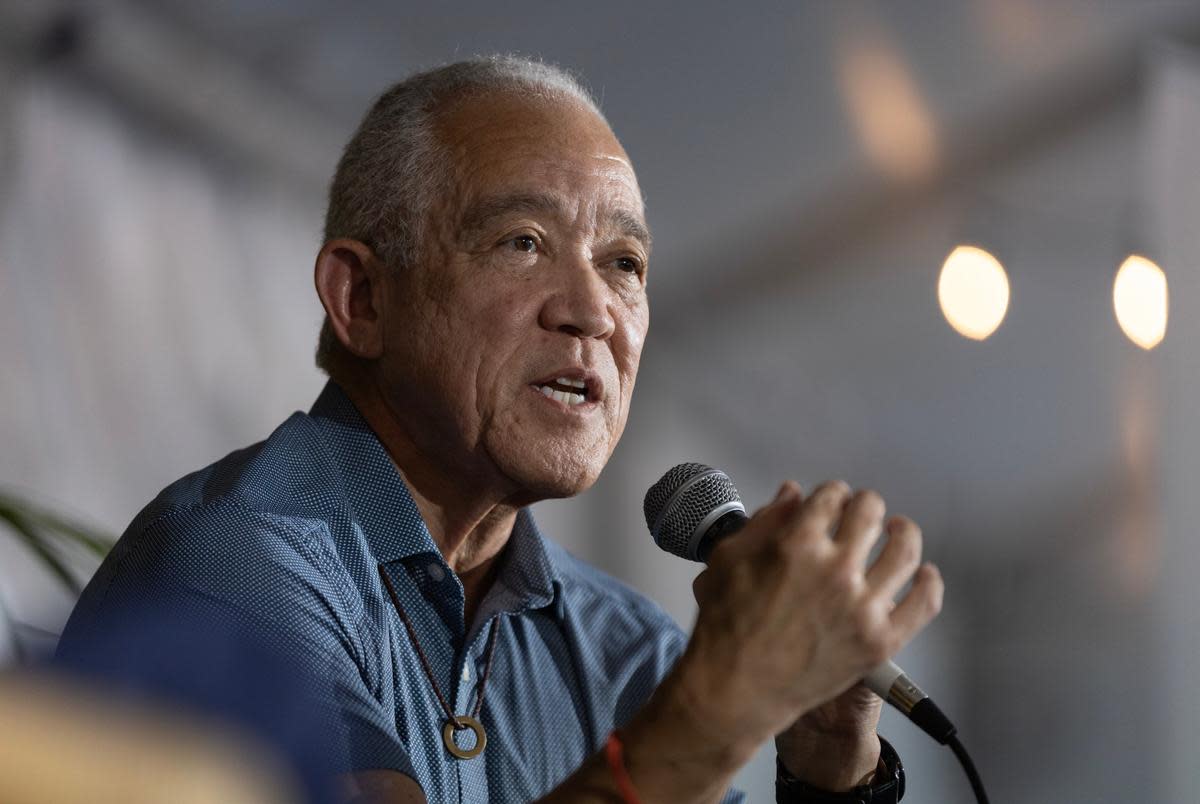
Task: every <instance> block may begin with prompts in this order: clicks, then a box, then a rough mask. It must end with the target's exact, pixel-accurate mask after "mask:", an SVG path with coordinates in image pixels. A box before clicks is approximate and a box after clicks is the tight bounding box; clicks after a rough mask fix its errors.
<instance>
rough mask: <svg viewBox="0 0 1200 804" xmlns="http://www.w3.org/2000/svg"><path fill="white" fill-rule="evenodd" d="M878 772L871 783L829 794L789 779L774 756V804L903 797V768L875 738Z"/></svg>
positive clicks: (884, 802)
mask: <svg viewBox="0 0 1200 804" xmlns="http://www.w3.org/2000/svg"><path fill="white" fill-rule="evenodd" d="M879 764H880V766H881V767H880V769H879V770H878V771H876V772H875V778H874V779H872V780H871V784H864V785H861V786H859V787H856V788H854V789H853V790H847V791H846V792H845V793H831V792H829V791H828V790H822V789H820V788H819V787H813V786H812V785H809V784H805V783H804V782H802V781H801V780H800V779H797V778H796V777H795V776H793V775H792V774H791V773H790V772H789V771H788V769H787V768H785V767H784V766H783V762H782V761H781V760H780V759H779V757H778V756H776V757H775V802H776V804H894V802H897V801H899V800H900V799H901V798H903V797H904V766H903V765H901V764H900V755H899V754H897V753H896V749H895V748H892V744H891V743H889V742H888V741H887V740H885V739H883V738H882V737H880V738H879Z"/></svg>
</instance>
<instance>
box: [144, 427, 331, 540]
mask: <svg viewBox="0 0 1200 804" xmlns="http://www.w3.org/2000/svg"><path fill="white" fill-rule="evenodd" d="M335 474H336V470H335V469H334V468H333V466H332V462H331V461H330V460H329V459H328V458H327V456H326V455H325V453H324V449H323V446H322V443H321V440H320V436H319V433H318V432H317V427H316V424H315V423H314V422H313V421H312V419H311V418H310V417H308V416H307V415H305V414H303V413H294V414H292V415H291V416H290V417H288V419H287V420H286V421H284V422H283V424H281V425H280V426H279V427H277V428H276V429H275V431H274V432H273V433H272V434H271V435H270V436H269V437H268V438H267V439H266V440H264V441H260V442H258V443H257V444H252V445H250V446H248V447H244V448H242V449H239V450H236V451H234V452H231V453H229V454H228V455H226V456H225V457H224V458H221V459H220V460H218V461H216V462H214V463H212V464H210V465H208V466H206V467H204V468H203V469H200V470H197V471H195V472H192V473H190V474H188V475H185V476H184V477H182V478H180V479H179V480H176V481H175V482H174V483H172V484H170V485H169V486H167V487H166V488H165V489H163V490H162V491H161V492H160V493H159V494H158V496H157V497H155V499H154V500H153V501H152V502H150V504H149V505H147V506H146V507H145V508H143V509H142V511H141V512H140V513H139V514H138V515H137V517H135V518H134V520H133V522H132V523H130V525H129V528H128V529H127V530H126V535H131V534H135V533H139V532H143V531H146V530H150V529H152V528H154V527H155V526H158V525H161V524H164V523H165V522H166V521H168V520H176V521H183V520H188V519H192V518H195V519H204V518H206V515H208V514H213V513H215V512H219V511H220V512H232V511H241V512H244V513H245V514H246V515H247V516H249V517H257V518H261V519H263V520H264V521H273V522H278V523H281V524H285V523H289V522H290V523H292V524H293V526H294V529H296V530H301V531H307V530H311V529H312V528H313V526H314V520H319V519H321V518H322V516H323V515H324V514H327V513H328V511H329V509H330V508H332V507H333V506H334V505H335V504H336V501H337V499H338V497H337V496H334V495H332V494H330V493H328V492H327V491H326V490H327V489H329V488H337V487H340V485H341V483H340V480H337V479H336V478H335V477H334V475H335Z"/></svg>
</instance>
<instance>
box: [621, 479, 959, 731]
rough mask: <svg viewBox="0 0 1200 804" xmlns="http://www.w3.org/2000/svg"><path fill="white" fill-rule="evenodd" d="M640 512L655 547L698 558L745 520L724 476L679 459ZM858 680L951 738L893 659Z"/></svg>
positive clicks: (942, 718) (932, 705) (933, 708)
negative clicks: (642, 512)
mask: <svg viewBox="0 0 1200 804" xmlns="http://www.w3.org/2000/svg"><path fill="white" fill-rule="evenodd" d="M643 510H644V512H645V514H646V526H647V527H649V528H650V535H651V536H653V537H654V542H655V543H656V544H657V545H658V546H659V547H661V548H662V549H664V550H666V551H667V552H668V553H671V554H673V555H677V556H679V557H680V558H686V559H688V560H690V561H700V562H707V561H708V556H709V554H710V553H711V552H712V549H713V547H714V546H715V545H716V544H717V542H719V541H721V540H722V539H724V538H727V537H729V536H732V535H733V534H734V533H736V532H737V531H738V530H740V529H741V528H742V526H743V525H745V524H746V522H747V521H748V520H749V517H747V516H746V507H745V506H744V505H743V504H742V498H741V497H740V496H739V495H738V490H737V489H736V488H734V485H733V481H732V480H730V479H729V475H727V474H725V473H724V472H722V471H721V470H720V469H713V468H712V467H711V466H705V465H704V464H702V463H681V464H679V465H678V466H676V467H675V468H673V469H671V470H670V471H669V472H667V473H666V474H665V475H663V476H662V478H661V479H660V480H659V481H658V482H657V483H655V484H654V485H653V486H651V487H650V490H649V491H647V492H646V499H645V501H644V504H643ZM863 683H864V684H866V686H867V687H868V688H869V689H870V690H871V691H872V692H874V693H875V694H876V695H878V696H879V697H880V698H882V699H883V700H885V701H887V702H888V703H889V704H891V705H892V706H894V707H895V708H896V709H898V710H900V712H902V713H903V714H904V716H905V717H907V718H908V719H909V720H911V721H912V722H913V723H915V724H916V725H917V727H918V728H920V729H921V730H922V731H924V732H925V733H926V734H928V735H929V736H930V737H932V738H933V739H935V740H937V741H938V742H939V743H941V744H942V745H946V744H948V743H949V742H950V741H951V740H952V739H953V738H954V736H955V733H956V729H955V727H954V724H952V723H951V722H950V720H949V719H948V718H947V717H946V716H945V715H944V714H942V710H940V709H938V707H937V704H935V703H934V702H933V699H932V698H930V697H929V696H928V695H926V694H925V692H924V691H923V690H922V689H921V688H920V687H918V686H917V685H916V684H914V683H913V680H912V679H911V678H909V677H908V676H907V675H906V674H905V673H904V671H903V670H901V669H900V668H899V667H897V666H896V664H895V662H892V661H886V662H884V663H883V664H881V665H879V666H878V667H876V668H874V669H873V670H871V672H869V673H867V675H866V677H865V678H863Z"/></svg>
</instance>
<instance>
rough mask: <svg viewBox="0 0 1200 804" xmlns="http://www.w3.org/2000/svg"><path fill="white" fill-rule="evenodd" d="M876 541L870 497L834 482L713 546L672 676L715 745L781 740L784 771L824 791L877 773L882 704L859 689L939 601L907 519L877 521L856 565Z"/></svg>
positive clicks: (769, 509) (786, 495)
mask: <svg viewBox="0 0 1200 804" xmlns="http://www.w3.org/2000/svg"><path fill="white" fill-rule="evenodd" d="M883 528H884V504H883V500H882V499H881V498H880V497H879V495H877V494H875V493H874V492H870V491H866V492H858V493H856V494H852V493H851V491H850V489H849V487H848V486H846V484H844V483H840V482H835V483H827V484H825V485H823V486H821V487H820V488H818V489H817V490H816V491H815V492H814V493H813V495H812V496H811V497H810V498H809V499H807V500H805V499H804V497H803V495H802V494H801V492H800V489H799V487H798V486H796V485H795V484H794V483H785V484H784V486H783V488H781V489H780V492H779V494H778V495H777V496H776V498H775V500H773V501H772V502H771V503H770V504H769V505H767V506H766V507H765V508H763V509H762V510H761V511H759V512H758V513H757V514H756V515H755V516H754V517H753V518H752V519H751V520H750V522H749V523H747V525H746V527H745V528H743V530H742V531H741V532H740V533H739V534H738V535H737V536H736V537H734V538H731V539H728V540H726V541H725V542H723V543H722V544H720V545H718V546H717V548H716V549H715V550H714V551H713V554H712V557H711V559H710V562H709V568H708V570H707V571H705V572H704V573H702V574H701V576H700V577H699V578H697V580H696V584H695V591H696V599H697V601H698V602H699V604H700V614H699V617H698V618H697V622H696V628H695V631H694V633H693V635H692V641H691V643H690V644H689V647H688V653H687V655H686V656H685V658H684V660H682V661H681V663H680V664H681V666H680V668H679V670H680V675H681V679H680V680H681V685H682V687H683V688H684V690H686V691H687V692H688V694H689V697H690V699H691V700H690V706H692V707H693V708H694V709H695V710H696V711H697V713H698V717H697V719H698V721H700V722H704V723H707V724H710V728H711V730H712V732H713V734H714V738H716V737H715V735H720V738H721V739H725V740H731V741H738V742H741V741H744V743H743V744H744V745H746V746H749V745H754V746H757V745H758V744H760V743H761V742H762V741H763V740H765V739H767V738H768V737H770V736H771V735H773V734H780V733H781V732H782V734H780V737H779V748H780V753H781V757H782V758H783V760H784V762H785V764H786V765H787V766H788V768H789V770H791V771H792V772H793V773H795V774H796V775H797V776H799V777H800V778H803V779H805V781H808V782H809V783H810V784H813V785H816V786H819V787H824V788H825V789H831V790H832V789H847V788H849V787H852V786H854V785H855V784H858V783H859V782H860V781H862V779H863V778H864V777H865V776H868V775H869V774H870V772H871V771H873V770H874V768H875V765H876V762H877V760H878V756H879V743H878V740H877V738H876V736H875V726H876V724H877V723H878V719H879V712H880V705H881V702H880V701H879V700H878V698H876V697H875V696H874V695H873V694H872V693H870V692H869V691H867V690H866V689H865V688H863V687H862V686H861V685H859V684H858V683H857V682H858V681H859V679H861V678H862V677H863V676H864V675H865V674H866V673H867V671H869V670H870V669H871V668H873V667H874V666H876V665H877V664H879V663H881V662H882V661H884V660H885V659H888V658H890V657H891V656H892V655H894V654H895V653H896V652H898V651H899V649H900V648H901V647H902V646H903V645H904V644H905V643H906V642H908V641H909V640H910V639H911V638H912V637H913V636H914V635H915V634H916V633H918V632H919V631H920V630H921V629H922V628H924V627H925V626H926V625H927V624H928V623H929V621H930V620H931V619H932V618H933V617H934V616H936V614H937V612H938V611H939V609H940V607H941V599H942V582H941V578H940V576H939V575H938V573H937V570H936V569H934V568H933V567H932V566H931V565H925V566H921V565H920V555H921V538H920V531H919V530H918V529H917V527H916V525H915V524H913V523H912V522H911V521H910V520H907V519H904V518H902V517H894V518H892V519H890V520H889V521H888V522H887V531H888V541H887V544H886V545H885V547H884V549H883V550H882V551H881V552H880V554H879V557H878V558H877V559H876V561H875V562H874V563H873V564H871V565H870V566H867V559H868V557H869V555H870V552H871V549H872V547H873V546H874V544H875V542H876V541H877V540H878V539H879V537H880V535H881V533H882V530H883ZM910 580H911V581H912V587H911V589H910V590H909V591H908V592H907V594H905V595H904V596H903V597H902V598H901V599H900V600H899V601H896V595H897V594H899V592H900V591H901V590H902V589H903V588H904V586H905V585H906V584H907V583H908V582H909V581H910Z"/></svg>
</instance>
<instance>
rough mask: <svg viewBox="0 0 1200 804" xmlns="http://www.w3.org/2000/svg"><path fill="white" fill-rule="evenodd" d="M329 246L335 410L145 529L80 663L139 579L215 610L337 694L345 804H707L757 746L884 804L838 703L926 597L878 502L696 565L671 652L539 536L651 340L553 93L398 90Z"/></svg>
mask: <svg viewBox="0 0 1200 804" xmlns="http://www.w3.org/2000/svg"><path fill="white" fill-rule="evenodd" d="M325 234H326V237H325V244H324V246H323V247H322V249H321V251H320V253H319V255H318V257H317V262H316V271H315V275H316V287H317V292H318V294H319V296H320V298H321V302H322V304H323V305H324V307H325V311H326V313H327V318H326V322H325V326H324V328H323V330H322V335H321V342H320V346H319V349H318V362H319V364H320V365H321V366H323V367H324V368H325V369H326V370H327V371H328V373H329V375H330V378H331V381H330V384H329V385H328V386H327V387H326V389H325V391H324V392H323V393H322V395H321V397H320V399H319V400H318V401H317V403H316V405H315V406H314V408H313V410H312V412H311V413H310V414H309V415H302V414H295V415H294V416H293V417H292V418H291V419H289V420H288V421H287V422H286V423H284V424H283V425H282V426H281V427H280V428H279V429H278V430H277V431H276V432H275V433H274V434H273V435H272V436H271V438H270V439H269V440H267V441H266V442H263V443H262V444H259V445H256V446H253V447H250V448H248V449H246V450H242V451H240V452H237V453H234V454H233V455H231V456H229V457H227V458H226V459H224V460H223V461H221V462H219V463H217V464H215V465H214V466H212V467H209V468H208V469H205V470H202V471H201V472H199V473H197V474H195V475H191V476H189V477H187V478H184V479H183V480H181V481H179V482H178V483H176V484H175V485H173V486H172V487H170V488H168V489H167V490H166V491H165V492H164V493H163V494H162V495H161V496H160V498H159V499H158V500H157V501H156V502H155V503H153V504H152V505H151V506H150V507H149V508H147V510H146V511H144V512H143V513H142V514H141V515H140V516H139V517H138V519H137V520H135V522H134V523H133V524H132V525H131V526H130V529H129V531H127V533H126V534H125V536H124V537H123V539H122V542H121V544H120V545H119V546H118V548H117V549H116V550H115V551H114V553H113V555H112V556H111V557H110V559H109V560H108V561H106V562H105V565H104V567H102V569H101V571H100V572H99V573H98V574H97V577H96V579H95V580H93V582H92V584H91V585H90V586H89V588H88V590H87V592H86V593H85V595H84V598H83V600H82V602H81V603H80V605H79V607H78V608H77V610H76V612H75V614H74V615H73V617H72V621H71V623H70V625H69V627H68V632H67V635H66V637H65V639H66V640H70V639H71V638H72V634H73V633H74V632H76V631H82V630H84V629H86V628H87V627H88V623H89V620H91V619H93V618H94V617H95V615H96V612H98V611H101V610H103V609H104V608H105V607H109V606H112V605H115V603H114V601H119V600H120V599H121V598H122V597H123V596H125V597H128V596H137V595H138V594H139V590H140V589H143V588H144V587H145V585H146V584H147V583H148V582H150V581H151V580H152V581H153V582H154V583H155V584H156V585H157V586H162V585H164V584H165V585H168V586H171V587H172V588H175V589H177V590H181V591H182V592H184V593H187V594H196V595H199V596H203V597H205V598H206V599H213V600H218V601H221V603H222V605H225V606H228V607H229V609H230V610H232V611H237V612H240V613H241V614H242V615H243V616H244V617H245V619H246V620H248V621H250V622H253V623H255V624H256V626H257V627H258V628H259V629H260V630H261V632H262V633H263V634H265V635H269V638H270V640H271V641H272V642H273V643H276V644H278V645H280V646H281V648H282V649H283V650H286V651H289V655H291V656H294V657H295V661H296V662H297V664H298V665H300V666H304V667H307V668H309V669H315V670H317V671H318V674H319V675H321V676H322V677H323V678H326V679H328V680H329V682H330V683H331V685H332V687H333V689H332V692H331V693H330V694H329V705H330V708H331V710H332V711H333V712H334V714H335V716H336V719H337V723H338V724H339V727H340V730H341V731H340V733H341V734H342V735H343V736H342V738H341V739H342V742H343V749H344V750H343V753H342V754H340V755H339V756H340V757H341V760H340V761H341V762H342V763H343V767H344V768H345V770H347V771H348V775H347V779H348V780H349V782H350V785H349V791H350V792H349V793H348V795H350V796H354V795H358V796H361V798H359V799H358V800H361V801H372V802H375V801H378V802H415V801H424V800H429V801H460V800H462V801H486V800H493V801H526V800H532V799H537V798H541V799H542V800H544V801H619V800H622V799H624V800H632V798H633V797H634V796H637V797H639V798H640V799H641V800H643V801H647V802H657V801H669V802H693V801H695V802H700V801H715V800H717V799H719V798H721V796H722V794H723V792H724V791H725V789H726V788H727V786H728V784H729V780H730V778H731V776H732V775H733V773H734V772H735V771H736V770H737V769H738V768H739V767H740V766H741V765H742V764H744V763H745V762H746V761H747V760H748V759H749V758H750V756H751V755H752V754H753V752H754V751H755V750H756V749H757V747H758V746H759V745H760V744H761V743H762V742H763V741H765V740H766V739H768V738H770V737H771V736H773V735H778V738H777V745H778V749H779V753H780V759H781V765H782V767H781V769H780V773H781V779H782V782H781V784H780V787H779V789H780V797H781V800H797V801H799V800H811V801H816V800H837V799H830V798H828V794H831V793H840V792H844V791H849V790H851V789H852V788H854V787H856V786H857V785H860V784H866V785H874V786H876V787H879V788H881V789H884V790H892V789H893V788H894V787H895V780H894V779H893V778H891V777H892V776H893V775H894V773H895V772H896V771H897V763H896V760H895V757H894V756H893V755H890V754H888V755H886V756H884V755H883V754H882V753H881V752H882V751H883V749H882V748H881V743H880V740H879V739H878V737H877V736H876V734H875V726H876V723H877V721H878V717H879V706H880V704H879V701H878V700H877V699H875V698H874V696H872V695H871V694H870V693H869V692H866V691H865V690H864V689H863V688H862V687H861V685H857V684H856V681H857V679H859V678H861V677H862V676H863V675H864V673H865V672H866V671H867V670H868V669H870V668H871V667H873V666H874V665H875V664H877V663H879V662H880V661H882V660H883V659H885V658H887V657H888V656H890V655H892V654H893V653H895V652H896V651H897V650H898V649H899V648H900V647H901V646H902V645H903V644H904V643H905V642H907V641H908V640H909V639H910V638H911V637H912V636H913V635H914V634H915V633H917V632H918V631H920V630H921V629H922V628H923V627H924V626H925V625H926V624H927V623H928V622H929V620H930V619H931V618H932V617H933V616H934V615H935V614H936V612H937V610H938V608H939V606H940V599H941V581H940V579H939V577H938V575H937V573H936V571H935V570H934V569H933V568H932V567H930V566H923V567H921V566H919V556H920V534H919V531H918V530H917V528H916V526H915V525H914V524H913V523H912V522H910V521H908V520H906V519H903V518H895V517H894V518H891V519H888V520H886V521H885V519H884V509H883V503H882V500H881V499H880V498H879V497H878V496H877V495H875V494H873V493H871V492H859V493H852V492H851V491H850V489H849V488H848V487H847V486H846V485H845V484H842V483H830V484H826V485H824V486H822V487H820V488H819V489H817V490H816V491H814V493H813V494H812V495H811V496H809V497H807V498H805V497H804V496H803V495H802V494H801V492H800V490H799V489H798V488H797V487H796V486H795V485H794V484H791V483H786V484H784V486H783V487H782V488H781V490H780V492H779V494H778V496H777V497H776V499H775V500H774V501H773V502H772V503H771V504H769V505H767V506H766V507H765V508H763V509H762V510H761V511H759V512H758V513H757V514H756V515H755V516H754V517H753V519H752V520H751V522H750V523H749V524H748V525H747V527H746V528H745V530H744V532H743V533H741V534H739V536H738V538H737V539H732V540H729V541H727V542H726V543H724V544H722V545H721V546H719V547H718V548H717V549H716V550H715V551H714V554H713V557H712V560H711V562H710V567H709V569H708V570H707V571H706V572H705V573H704V574H703V575H702V576H701V577H700V578H699V579H698V581H697V584H696V596H697V600H698V602H699V607H700V608H699V616H698V619H697V623H696V627H695V630H694V632H693V634H692V636H691V638H690V640H688V639H686V638H685V637H684V635H683V634H682V633H681V632H680V631H679V630H678V628H677V627H676V626H675V625H674V624H673V623H672V622H671V621H670V620H669V619H668V618H667V617H666V616H665V615H664V614H663V613H662V612H661V611H660V610H659V609H658V608H657V607H656V606H654V605H653V604H651V603H650V602H648V601H646V600H645V599H644V598H642V597H640V596H639V595H637V594H636V593H634V592H632V591H631V590H629V589H627V588H626V587H624V586H622V585H621V584H619V583H617V582H615V581H613V580H612V579H610V578H607V577H606V576H604V575H602V574H601V573H599V572H598V571H596V570H594V569H592V568H590V567H587V566H586V565H583V564H582V563H581V562H579V561H577V560H576V559H574V558H572V557H571V556H569V555H568V554H566V553H565V552H564V551H563V550H562V549H561V548H559V547H557V546H555V545H554V544H553V543H552V542H550V541H547V540H545V539H543V537H542V536H541V535H540V534H539V533H538V532H537V529H536V527H535V526H534V524H533V522H532V519H531V518H530V516H529V514H528V513H527V511H526V510H525V509H526V507H527V506H528V505H530V504H531V503H533V502H535V501H537V500H540V499H545V498H550V497H565V496H570V495H574V494H578V493H579V492H581V491H583V490H585V489H586V488H588V487H589V486H590V485H591V484H592V483H593V482H594V481H595V480H596V478H597V476H598V475H599V473H600V470H601V469H602V468H603V466H604V464H605V463H606V461H607V460H608V458H609V455H610V454H611V453H612V450H613V448H614V447H615V445H616V443H617V440H618V439H619V437H620V435H621V432H622V430H623V428H624V425H625V419H626V416H627V414H628V410H629V402H630V397H631V394H632V392H633V385H634V379H635V377H636V374H637V368H638V360H639V357H640V354H641V349H642V343H643V340H644V338H645V336H646V332H647V328H648V325H649V310H648V305H647V297H646V276H647V266H648V260H649V256H650V247H651V244H650V235H649V231H648V229H647V226H646V223H645V218H644V210H643V203H642V197H641V192H640V190H639V188H638V184H637V179H636V177H635V175H634V172H633V168H632V166H631V164H630V161H629V158H628V156H627V155H626V154H625V152H624V150H623V149H622V148H621V146H620V144H619V143H618V142H617V140H616V138H615V137H614V136H613V133H612V131H611V130H610V129H609V127H608V125H607V123H606V122H605V121H604V118H603V117H602V116H601V115H600V113H599V111H598V110H597V109H596V107H595V104H594V103H593V102H592V101H591V100H590V98H589V97H588V96H587V94H586V93H585V92H584V91H583V90H582V89H580V88H579V87H578V86H577V85H576V83H575V82H574V81H573V80H572V79H571V78H570V77H568V76H566V75H565V74H563V73H562V72H560V71H559V70H557V69H554V68H551V67H548V66H545V65H541V64H538V63H533V62H528V61H523V60H519V59H512V58H497V59H481V60H475V61H470V62H464V63H460V64H455V65H451V66H449V67H445V68H442V69H439V70H434V71H432V72H429V73H425V74H422V75H418V76H414V77H413V78H410V79H409V80H408V81H406V82H404V83H402V84H399V85H397V86H396V87H394V88H393V89H392V90H390V91H389V92H388V93H386V94H385V95H384V96H383V97H382V98H381V99H380V100H379V101H378V102H377V103H376V105H375V107H374V108H373V109H372V110H371V112H370V113H369V114H368V115H367V117H366V119H365V120H364V121H363V123H362V125H361V126H360V128H359V130H358V132H357V133H356V134H355V136H354V138H353V139H352V141H351V142H350V144H349V145H348V146H347V149H346V152H345V154H344V155H343V158H342V160H341V162H340V164H339V166H338V170H337V175H336V176H335V178H334V181H333V186H332V190H331V193H330V203H329V211H328V216H327V219H326V232H325ZM883 529H886V530H887V533H888V535H889V538H888V540H887V543H886V545H885V547H884V548H883V550H882V551H881V553H880V555H879V557H878V559H877V560H876V561H875V562H874V563H873V564H871V565H869V566H868V565H867V559H868V554H869V552H870V551H871V548H872V545H873V544H874V543H875V541H876V540H877V539H878V538H879V536H880V533H881V531H882V530H883ZM910 580H911V581H912V587H911V589H910V590H909V591H908V593H907V594H905V595H904V596H903V597H901V598H900V599H899V600H898V601H895V600H894V599H895V597H896V596H897V594H898V593H899V592H900V591H901V589H902V588H903V587H904V586H905V585H906V584H907V583H908V582H909V581H910ZM485 741H486V742H485ZM602 749H604V750H602ZM476 752H478V753H476ZM793 777H795V778H793ZM889 785H890V787H889ZM892 795H893V798H894V793H892ZM846 800H856V799H853V797H850V798H847V799H846ZM876 800H880V799H876Z"/></svg>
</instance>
